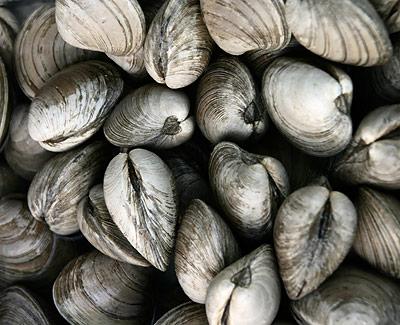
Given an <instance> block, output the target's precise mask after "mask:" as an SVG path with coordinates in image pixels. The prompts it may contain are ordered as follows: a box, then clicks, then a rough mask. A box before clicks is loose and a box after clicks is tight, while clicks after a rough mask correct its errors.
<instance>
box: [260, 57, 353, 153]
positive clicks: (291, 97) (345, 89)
mask: <svg viewBox="0 0 400 325" xmlns="http://www.w3.org/2000/svg"><path fill="white" fill-rule="evenodd" d="M310 85H312V86H310ZM352 92H353V84H352V81H351V79H350V77H349V76H348V75H347V74H346V73H345V72H343V71H342V70H340V69H338V68H335V67H333V66H330V65H328V66H327V67H326V69H325V70H322V69H320V68H318V67H316V66H313V65H311V64H309V63H307V62H303V61H299V60H295V59H291V58H278V59H276V60H275V61H274V62H273V63H272V64H271V65H270V66H269V67H268V68H267V70H266V71H265V73H264V77H263V96H264V100H265V103H266V106H267V110H268V113H269V115H270V117H271V119H272V120H273V122H274V124H275V125H276V127H277V128H278V129H279V130H280V131H281V132H282V133H283V134H284V135H285V136H286V137H287V138H288V140H290V141H291V142H292V143H293V144H294V145H295V146H296V147H298V148H299V149H301V150H303V151H304V152H306V153H308V154H310V155H315V156H324V157H327V156H333V155H335V154H337V153H339V152H340V151H342V150H343V149H345V148H346V146H347V145H348V144H349V142H350V140H351V135H352V122H351V118H350V106H351V102H352Z"/></svg>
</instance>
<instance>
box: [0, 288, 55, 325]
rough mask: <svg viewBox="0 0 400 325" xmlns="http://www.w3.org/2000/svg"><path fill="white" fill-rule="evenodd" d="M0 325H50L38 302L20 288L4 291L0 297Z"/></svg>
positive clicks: (29, 293) (44, 311) (28, 292)
mask: <svg viewBox="0 0 400 325" xmlns="http://www.w3.org/2000/svg"><path fill="white" fill-rule="evenodd" d="M0 324H2V325H15V324H24V325H50V324H52V323H51V320H50V319H49V318H48V315H47V314H46V310H43V308H42V306H41V305H40V303H39V301H38V300H37V299H36V297H35V296H34V295H32V293H31V292H30V291H28V290H26V289H25V288H23V287H20V286H13V287H9V288H7V289H5V290H4V291H3V292H1V295H0Z"/></svg>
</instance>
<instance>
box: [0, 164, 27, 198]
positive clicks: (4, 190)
mask: <svg viewBox="0 0 400 325" xmlns="http://www.w3.org/2000/svg"><path fill="white" fill-rule="evenodd" d="M26 185H27V184H25V182H24V180H23V179H22V178H21V177H19V176H18V175H17V174H16V173H14V171H13V170H12V169H11V168H10V166H8V164H7V163H6V162H5V161H4V160H3V159H0V197H3V196H5V195H7V194H13V193H24V192H26V190H25V187H26Z"/></svg>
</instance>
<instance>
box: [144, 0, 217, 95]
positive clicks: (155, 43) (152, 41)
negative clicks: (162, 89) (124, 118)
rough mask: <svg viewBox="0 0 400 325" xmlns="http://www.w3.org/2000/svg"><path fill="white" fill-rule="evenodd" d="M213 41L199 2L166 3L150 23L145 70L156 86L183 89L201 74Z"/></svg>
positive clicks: (177, 0) (146, 43) (145, 50)
mask: <svg viewBox="0 0 400 325" xmlns="http://www.w3.org/2000/svg"><path fill="white" fill-rule="evenodd" d="M211 51H212V40H211V37H210V35H209V34H208V31H207V27H206V25H205V24H204V21H203V18H202V15H201V10H200V3H199V1H198V0H168V1H166V2H165V4H164V5H163V6H162V8H161V9H160V10H159V11H158V13H157V15H156V17H155V18H154V20H153V22H152V23H151V26H150V29H149V31H148V34H147V37H146V41H145V45H144V52H145V53H144V55H145V56H144V57H145V64H146V70H147V72H148V73H149V74H150V76H151V77H152V78H153V79H154V80H155V81H157V82H158V83H163V84H166V85H167V86H168V87H169V88H173V89H176V88H183V87H186V86H188V85H190V84H191V83H193V82H194V81H196V79H197V78H198V77H199V76H200V75H201V74H202V73H203V71H204V69H205V68H206V67H207V65H208V62H209V60H210V57H211Z"/></svg>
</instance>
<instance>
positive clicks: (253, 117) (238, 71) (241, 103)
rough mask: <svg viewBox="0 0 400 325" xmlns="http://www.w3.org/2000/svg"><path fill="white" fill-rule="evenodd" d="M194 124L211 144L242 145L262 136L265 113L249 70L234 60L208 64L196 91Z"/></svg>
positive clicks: (265, 118) (226, 59)
mask: <svg viewBox="0 0 400 325" xmlns="http://www.w3.org/2000/svg"><path fill="white" fill-rule="evenodd" d="M196 119H197V124H198V126H199V128H200V130H201V132H202V133H203V135H204V136H205V137H206V138H207V139H208V140H209V141H210V142H212V143H214V144H216V143H218V142H220V141H223V140H226V141H245V140H248V139H254V138H257V137H259V136H261V135H262V134H263V133H265V131H266V129H267V125H268V121H267V115H266V110H265V108H264V106H263V105H262V102H261V96H259V93H258V90H257V88H256V84H255V82H254V80H253V77H252V76H251V73H250V71H249V69H248V68H247V67H246V66H245V65H244V64H243V63H242V62H240V61H239V60H238V59H236V58H230V57H223V58H220V59H218V60H217V61H216V62H214V63H212V64H211V65H210V66H209V67H208V69H207V72H206V73H205V74H204V76H203V77H202V78H201V80H200V83H199V86H198V90H197V104H196Z"/></svg>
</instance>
